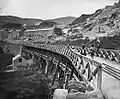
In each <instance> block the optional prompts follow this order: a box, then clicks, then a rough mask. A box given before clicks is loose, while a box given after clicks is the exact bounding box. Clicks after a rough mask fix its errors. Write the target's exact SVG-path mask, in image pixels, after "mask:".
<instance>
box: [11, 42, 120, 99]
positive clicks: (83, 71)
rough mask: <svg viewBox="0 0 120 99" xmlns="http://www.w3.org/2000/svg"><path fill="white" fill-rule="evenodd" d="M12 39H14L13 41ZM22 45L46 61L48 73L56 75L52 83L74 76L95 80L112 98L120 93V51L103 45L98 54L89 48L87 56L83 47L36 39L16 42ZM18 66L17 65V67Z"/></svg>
mask: <svg viewBox="0 0 120 99" xmlns="http://www.w3.org/2000/svg"><path fill="white" fill-rule="evenodd" d="M11 43H12V42H11ZM14 44H17V45H20V46H21V47H20V48H21V51H22V53H23V54H27V56H29V57H32V58H34V60H35V61H36V62H38V63H39V62H40V63H42V65H43V66H42V70H44V73H45V75H46V76H50V75H51V74H52V75H53V77H52V82H51V86H52V85H54V83H55V81H56V80H58V79H61V78H62V80H63V81H64V83H63V84H62V87H63V88H66V84H67V81H69V80H71V79H72V78H74V79H76V80H78V81H84V82H85V83H87V84H88V83H91V84H93V85H94V88H95V89H98V90H100V91H101V92H102V93H104V94H105V95H107V97H108V99H112V98H115V99H119V97H120V51H119V50H107V49H100V50H99V51H98V52H96V53H95V57H93V58H91V57H90V55H89V52H90V49H89V48H85V51H86V53H87V55H86V56H84V55H82V51H83V49H82V47H78V46H65V45H47V44H46V45H44V44H34V43H25V42H24V43H23V42H21V43H20V42H19V43H14ZM16 68H17V67H14V70H16Z"/></svg>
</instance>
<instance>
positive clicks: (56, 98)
mask: <svg viewBox="0 0 120 99" xmlns="http://www.w3.org/2000/svg"><path fill="white" fill-rule="evenodd" d="M67 95H68V90H66V89H55V91H54V95H53V99H66V96H67Z"/></svg>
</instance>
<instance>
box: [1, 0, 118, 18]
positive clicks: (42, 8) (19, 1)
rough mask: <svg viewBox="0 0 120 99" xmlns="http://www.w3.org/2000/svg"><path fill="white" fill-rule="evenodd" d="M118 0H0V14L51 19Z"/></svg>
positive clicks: (84, 12)
mask: <svg viewBox="0 0 120 99" xmlns="http://www.w3.org/2000/svg"><path fill="white" fill-rule="evenodd" d="M118 1H119V0H0V8H1V10H0V14H1V15H14V16H19V17H24V18H39V19H53V18H57V17H66V16H74V17H79V16H80V15H81V14H90V13H94V12H95V11H96V10H97V9H100V8H104V7H105V6H106V5H113V4H114V2H118Z"/></svg>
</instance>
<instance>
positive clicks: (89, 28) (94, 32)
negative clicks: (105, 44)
mask: <svg viewBox="0 0 120 99" xmlns="http://www.w3.org/2000/svg"><path fill="white" fill-rule="evenodd" d="M81 23H84V24H82V25H79V27H81V28H82V29H81V33H83V35H84V36H88V37H91V38H94V37H98V36H100V37H101V36H102V37H104V36H114V35H120V32H119V31H120V1H119V2H118V3H114V5H113V6H106V7H105V8H103V9H99V10H97V11H96V12H95V13H93V14H91V15H81V17H79V18H78V19H76V20H75V21H74V22H73V23H72V26H74V25H77V24H81Z"/></svg>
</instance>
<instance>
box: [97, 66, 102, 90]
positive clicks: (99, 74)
mask: <svg viewBox="0 0 120 99" xmlns="http://www.w3.org/2000/svg"><path fill="white" fill-rule="evenodd" d="M101 87H102V66H101V65H99V70H98V78H97V89H99V90H101Z"/></svg>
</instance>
